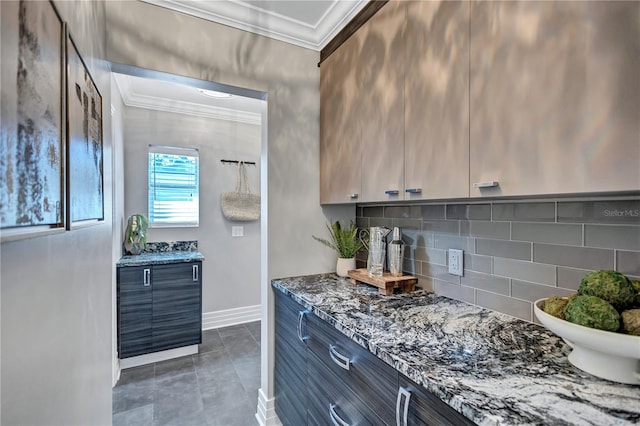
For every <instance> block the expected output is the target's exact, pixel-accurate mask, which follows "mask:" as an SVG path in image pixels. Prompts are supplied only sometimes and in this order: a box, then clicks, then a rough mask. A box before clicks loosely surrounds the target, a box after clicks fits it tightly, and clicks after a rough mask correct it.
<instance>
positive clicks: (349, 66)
mask: <svg viewBox="0 0 640 426" xmlns="http://www.w3.org/2000/svg"><path fill="white" fill-rule="evenodd" d="M360 39H361V37H358V33H356V34H354V35H353V36H351V37H350V38H349V39H348V40H347V41H346V42H345V43H344V44H343V45H342V46H340V47H339V48H338V49H337V50H336V51H335V52H333V54H331V56H329V58H327V60H325V61H324V62H323V63H322V65H321V72H320V204H335V203H356V202H358V201H361V199H362V197H361V192H362V186H361V161H362V144H361V139H362V136H361V124H362V120H361V116H362V113H361V109H360V105H359V102H360V101H359V98H360V93H359V85H358V79H359V77H360V76H359V75H358V66H357V61H358V58H359V52H360V45H361V40H360Z"/></svg>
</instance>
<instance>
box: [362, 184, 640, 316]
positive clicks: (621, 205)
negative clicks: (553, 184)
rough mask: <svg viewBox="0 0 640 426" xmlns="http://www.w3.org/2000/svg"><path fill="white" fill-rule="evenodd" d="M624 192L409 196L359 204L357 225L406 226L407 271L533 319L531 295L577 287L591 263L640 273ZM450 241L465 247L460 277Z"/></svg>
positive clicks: (638, 205) (436, 286)
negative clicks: (583, 196)
mask: <svg viewBox="0 0 640 426" xmlns="http://www.w3.org/2000/svg"><path fill="white" fill-rule="evenodd" d="M626 198H627V199H622V197H618V199H616V198H615V197H610V198H609V199H607V198H605V197H601V198H599V199H598V198H590V199H589V200H587V201H575V199H574V200H572V199H568V198H565V199H557V200H554V201H544V200H543V201H540V200H531V201H527V200H523V201H513V202H511V201H508V202H505V201H494V202H491V201H487V202H482V203H478V202H472V203H468V204H464V203H456V204H446V203H442V202H440V203H433V204H431V203H428V202H424V203H420V202H416V203H410V202H407V203H406V204H401V203H398V204H396V203H394V204H388V205H387V204H384V205H380V206H358V209H357V210H356V211H357V215H358V217H357V223H358V225H359V226H360V224H362V225H363V226H387V227H391V226H401V227H402V228H403V234H404V241H405V243H406V244H407V248H406V249H405V250H406V251H405V262H404V265H405V272H406V273H409V274H412V275H416V276H417V277H418V279H419V285H421V286H423V288H427V289H428V290H433V291H434V292H435V293H437V294H440V295H442V296H446V297H451V298H453V299H457V300H462V301H465V302H467V303H472V304H476V305H479V306H483V307H485V308H488V309H492V310H495V311H499V312H503V313H506V314H509V315H512V316H515V317H518V318H522V319H525V320H527V321H533V320H534V318H533V316H532V302H533V301H534V300H537V299H540V298H543V297H548V296H551V295H559V296H564V295H569V294H571V293H573V292H575V291H576V290H577V289H578V287H579V285H580V280H581V279H582V277H584V275H585V274H586V273H588V272H590V271H593V270H597V269H614V268H615V269H616V270H618V271H620V272H622V273H623V274H625V275H627V276H629V277H630V278H632V279H640V198H637V199H633V200H629V199H628V198H629V197H628V196H627V197H626ZM415 223H420V224H421V226H420V227H418V228H416V225H415ZM403 225H404V226H403ZM451 248H456V249H462V250H464V275H463V276H462V277H458V276H455V275H450V274H449V273H448V270H447V267H446V264H447V250H449V249H451ZM361 264H362V262H360V263H359V265H361Z"/></svg>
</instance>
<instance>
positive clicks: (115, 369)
mask: <svg viewBox="0 0 640 426" xmlns="http://www.w3.org/2000/svg"><path fill="white" fill-rule="evenodd" d="M120 371H121V370H120V360H119V359H118V358H114V359H113V366H112V367H111V374H112V376H111V387H112V388H113V387H115V386H116V384H117V383H118V380H120Z"/></svg>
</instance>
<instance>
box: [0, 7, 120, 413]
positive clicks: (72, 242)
mask: <svg viewBox="0 0 640 426" xmlns="http://www.w3.org/2000/svg"><path fill="white" fill-rule="evenodd" d="M2 3H3V5H2V6H3V7H4V6H5V3H6V2H2ZM55 5H56V7H57V8H58V10H59V12H60V14H61V16H62V18H63V20H65V21H67V22H68V26H69V30H70V32H71V34H72V35H73V36H74V39H75V41H76V43H77V45H78V49H79V51H80V53H81V55H82V56H83V58H84V60H85V61H86V64H87V66H88V68H89V71H90V73H91V75H92V77H93V78H94V80H95V82H96V85H97V87H98V89H99V91H100V93H101V95H102V100H103V105H102V106H103V108H102V110H103V142H104V153H103V154H104V216H105V220H104V221H103V222H100V223H99V224H97V225H94V226H90V227H86V228H79V229H74V230H72V231H67V232H64V233H60V234H55V235H51V236H44V237H37V238H32V239H25V240H20V241H13V242H8V243H3V244H2V246H1V248H0V251H1V267H0V282H1V316H2V321H1V324H2V331H1V341H2V344H1V351H2V352H1V359H2V373H1V387H2V418H1V419H0V423H1V424H3V425H4V424H6V425H14V424H25V425H52V424H60V425H61V424H65V425H97V424H100V425H105V424H110V423H111V320H112V318H111V308H112V304H111V296H112V294H111V289H112V287H111V285H112V274H113V263H112V261H111V223H112V218H111V214H112V202H111V200H112V194H113V192H112V185H113V176H112V173H111V162H112V150H111V148H112V145H111V117H110V114H109V111H110V109H109V104H110V77H109V67H108V65H107V63H106V62H104V57H105V33H106V31H105V7H104V3H102V2H84V1H69V2H66V1H65V2H62V1H56V2H55ZM10 19H13V18H12V17H11V16H10V15H8V14H5V13H3V14H2V25H3V26H4V25H7V22H8V20H10Z"/></svg>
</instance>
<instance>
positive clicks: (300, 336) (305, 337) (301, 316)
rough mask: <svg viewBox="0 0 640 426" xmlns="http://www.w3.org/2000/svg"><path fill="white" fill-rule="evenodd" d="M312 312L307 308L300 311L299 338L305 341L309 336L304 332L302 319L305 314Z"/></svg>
mask: <svg viewBox="0 0 640 426" xmlns="http://www.w3.org/2000/svg"><path fill="white" fill-rule="evenodd" d="M309 313H311V311H310V310H308V309H305V310H304V311H300V312H299V313H298V339H299V340H300V341H301V342H302V343H304V341H305V340H307V339H308V338H309V336H306V335H304V334H303V331H302V321H303V320H304V316H305V315H307V314H309Z"/></svg>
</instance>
